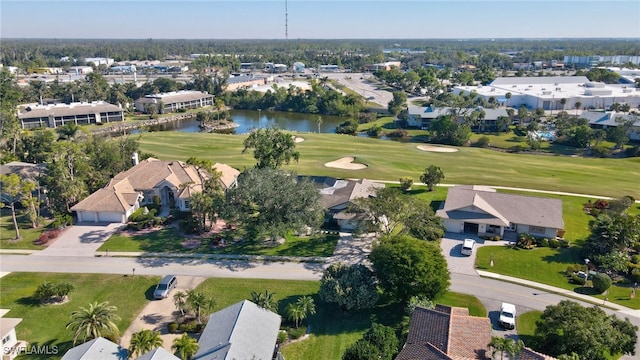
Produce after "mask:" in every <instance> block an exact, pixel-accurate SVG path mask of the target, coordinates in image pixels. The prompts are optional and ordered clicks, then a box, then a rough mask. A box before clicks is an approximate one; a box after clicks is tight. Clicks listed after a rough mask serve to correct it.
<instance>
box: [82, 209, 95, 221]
mask: <svg viewBox="0 0 640 360" xmlns="http://www.w3.org/2000/svg"><path fill="white" fill-rule="evenodd" d="M78 221H80V222H96V212H95V211H79V212H78Z"/></svg>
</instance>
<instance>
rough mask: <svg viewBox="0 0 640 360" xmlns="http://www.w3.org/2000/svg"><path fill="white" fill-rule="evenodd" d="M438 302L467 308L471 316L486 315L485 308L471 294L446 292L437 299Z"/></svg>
mask: <svg viewBox="0 0 640 360" xmlns="http://www.w3.org/2000/svg"><path fill="white" fill-rule="evenodd" d="M438 304H443V305H449V306H455V307H463V308H468V309H469V315H471V316H479V317H487V309H486V308H485V307H484V305H482V302H481V301H480V300H478V298H477V297H475V296H473V295H467V294H461V293H456V292H448V293H446V294H445V295H444V296H443V297H442V299H440V300H438Z"/></svg>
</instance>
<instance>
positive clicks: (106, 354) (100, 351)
mask: <svg viewBox="0 0 640 360" xmlns="http://www.w3.org/2000/svg"><path fill="white" fill-rule="evenodd" d="M128 358H129V352H128V351H127V349H125V348H123V347H122V346H120V345H118V344H116V343H113V342H111V341H109V340H107V339H105V338H103V337H98V338H95V339H93V340H89V341H87V342H85V343H84V344H80V345H78V346H76V347H74V348H71V349H69V350H68V351H67V352H66V353H65V354H64V356H62V360H127V359H128Z"/></svg>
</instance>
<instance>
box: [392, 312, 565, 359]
mask: <svg viewBox="0 0 640 360" xmlns="http://www.w3.org/2000/svg"><path fill="white" fill-rule="evenodd" d="M490 342H491V321H490V320H489V318H486V317H476V316H470V315H469V310H468V309H467V308H458V307H450V306H445V305H436V306H435V308H434V309H427V308H423V307H416V309H415V310H414V311H413V314H412V315H411V323H410V325H409V334H408V335H407V341H406V342H405V344H404V346H403V348H402V350H401V351H400V353H399V354H398V356H397V357H396V360H489V359H492V357H491V349H490V347H489V343H490ZM517 358H518V359H520V360H555V358H553V357H551V356H548V355H544V354H541V353H538V352H535V351H533V350H531V349H529V348H524V349H522V352H520V353H519V354H518V357H517Z"/></svg>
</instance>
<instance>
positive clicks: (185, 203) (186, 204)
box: [184, 200, 191, 210]
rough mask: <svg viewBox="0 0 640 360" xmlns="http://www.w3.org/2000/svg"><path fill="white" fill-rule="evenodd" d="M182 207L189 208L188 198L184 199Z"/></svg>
mask: <svg viewBox="0 0 640 360" xmlns="http://www.w3.org/2000/svg"><path fill="white" fill-rule="evenodd" d="M184 208H185V209H187V210H189V209H190V208H191V204H190V203H189V200H185V201H184Z"/></svg>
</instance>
